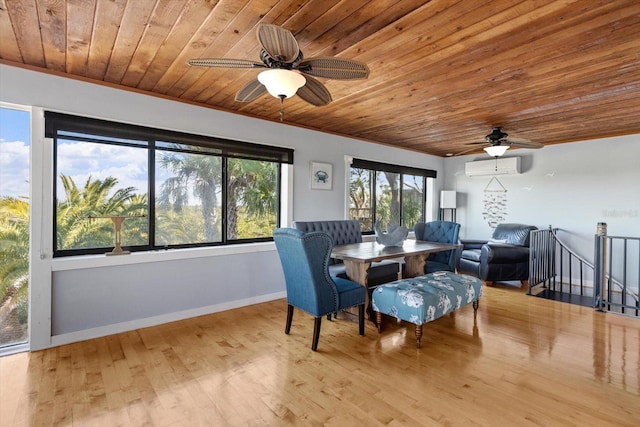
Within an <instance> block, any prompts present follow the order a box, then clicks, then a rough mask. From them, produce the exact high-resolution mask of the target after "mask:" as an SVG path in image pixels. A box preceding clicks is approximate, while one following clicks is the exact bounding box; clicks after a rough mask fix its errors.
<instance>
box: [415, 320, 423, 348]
mask: <svg viewBox="0 0 640 427" xmlns="http://www.w3.org/2000/svg"><path fill="white" fill-rule="evenodd" d="M421 341H422V325H416V345H417V346H418V348H420V346H421V345H422V342H421Z"/></svg>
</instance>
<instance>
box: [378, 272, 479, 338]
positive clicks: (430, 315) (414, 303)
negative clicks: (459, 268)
mask: <svg viewBox="0 0 640 427" xmlns="http://www.w3.org/2000/svg"><path fill="white" fill-rule="evenodd" d="M481 296H482V281H481V280H480V279H478V278H477V277H473V276H468V275H466V274H455V273H452V272H449V271H439V272H435V273H429V274H425V275H424V276H418V277H412V278H407V279H400V280H396V281H395V282H390V283H387V284H384V285H381V286H378V287H377V288H375V289H374V291H373V295H372V299H371V305H372V307H373V310H374V311H375V312H376V322H377V323H378V331H379V332H380V331H381V330H382V315H383V314H387V315H389V316H393V317H395V318H397V319H400V320H405V321H407V322H411V323H414V324H415V325H416V342H417V345H418V348H420V341H421V339H422V325H424V324H425V323H427V322H430V321H432V320H435V319H437V318H439V317H442V316H444V315H445V314H447V313H451V312H452V311H455V310H457V309H459V308H460V307H464V306H465V305H467V304H471V303H473V310H474V315H475V312H476V311H477V310H478V300H479V299H480V297H481Z"/></svg>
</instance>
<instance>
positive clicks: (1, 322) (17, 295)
mask: <svg viewBox="0 0 640 427" xmlns="http://www.w3.org/2000/svg"><path fill="white" fill-rule="evenodd" d="M29 123H30V113H29V112H28V111H25V110H20V109H16V108H11V107H7V106H4V105H1V104H0V354H3V353H8V352H12V349H13V350H15V349H16V347H25V348H26V346H25V344H27V342H28V339H29V145H30V144H29V142H30V140H31V138H30V134H29Z"/></svg>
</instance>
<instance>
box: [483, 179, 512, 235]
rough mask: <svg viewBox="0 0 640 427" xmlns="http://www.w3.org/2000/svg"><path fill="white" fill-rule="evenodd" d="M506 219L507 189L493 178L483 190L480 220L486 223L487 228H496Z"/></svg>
mask: <svg viewBox="0 0 640 427" xmlns="http://www.w3.org/2000/svg"><path fill="white" fill-rule="evenodd" d="M506 217H507V189H506V188H505V187H504V185H502V183H501V182H500V180H499V179H498V178H496V177H495V176H494V177H493V178H491V180H489V183H488V184H487V186H486V187H485V188H484V198H483V200H482V218H484V220H485V221H487V224H489V227H491V228H496V226H497V225H498V224H500V223H502V222H504V220H505V219H506Z"/></svg>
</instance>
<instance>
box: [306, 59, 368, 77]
mask: <svg viewBox="0 0 640 427" xmlns="http://www.w3.org/2000/svg"><path fill="white" fill-rule="evenodd" d="M297 68H298V70H300V71H302V72H303V73H305V74H309V75H312V76H316V77H324V78H327V79H336V80H359V79H366V78H367V77H369V67H367V65H366V64H363V63H361V62H358V61H352V60H350V59H341V58H331V57H317V58H309V59H303V60H302V61H300V63H299V64H298V67H297Z"/></svg>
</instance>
